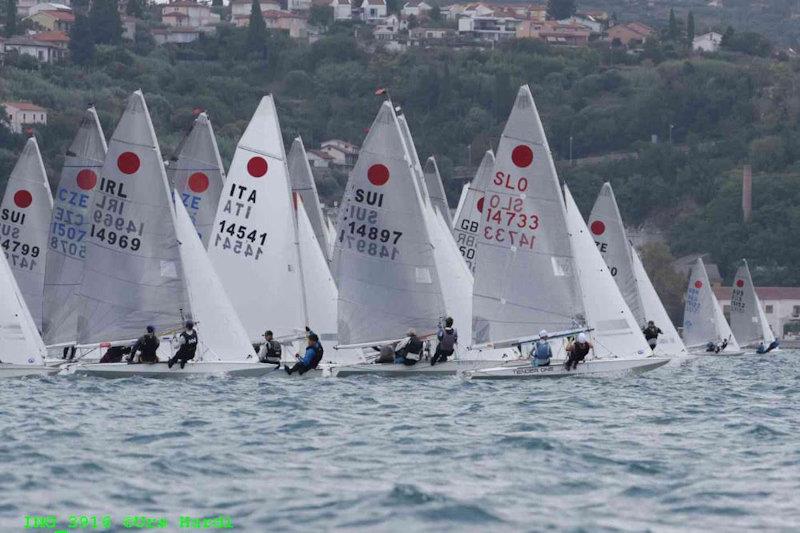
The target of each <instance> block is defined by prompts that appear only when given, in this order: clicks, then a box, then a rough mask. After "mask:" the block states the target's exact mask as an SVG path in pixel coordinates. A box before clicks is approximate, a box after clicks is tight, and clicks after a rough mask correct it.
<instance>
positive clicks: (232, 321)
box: [69, 91, 272, 377]
mask: <svg viewBox="0 0 800 533" xmlns="http://www.w3.org/2000/svg"><path fill="white" fill-rule="evenodd" d="M177 197H178V196H177V193H175V192H174V191H173V190H171V189H170V187H169V185H168V183H167V176H166V173H165V170H164V166H163V164H162V161H161V154H160V150H159V146H158V141H157V140H156V136H155V132H154V130H153V125H152V122H151V120H150V114H149V112H148V110H147V104H146V103H145V100H144V96H143V95H142V93H141V91H136V92H134V93H133V94H132V95H131V97H130V98H129V100H128V104H127V107H126V109H125V112H124V113H123V115H122V118H121V119H120V122H119V124H118V125H117V128H116V130H115V131H114V134H113V135H112V137H111V141H110V143H109V146H108V155H107V157H106V161H105V163H104V165H103V167H102V170H101V173H100V182H99V188H98V189H97V191H96V193H95V196H94V199H93V202H92V206H91V212H92V214H91V222H90V227H89V240H88V242H87V246H86V262H85V267H84V277H83V281H82V283H81V287H80V290H79V294H80V297H81V305H80V311H79V316H78V343H79V346H78V347H79V349H80V348H84V349H86V348H91V347H92V346H109V345H125V344H130V343H131V342H132V340H133V339H135V338H137V337H138V336H139V335H140V334H141V333H142V332H143V330H144V326H145V325H152V326H153V327H154V328H155V329H156V331H157V332H160V333H161V334H162V339H164V340H167V341H168V340H169V332H177V331H178V330H179V329H181V326H182V324H181V323H182V322H183V320H184V318H192V319H193V320H194V321H195V322H197V325H198V327H197V329H198V334H199V336H200V347H199V348H198V352H197V354H196V356H195V360H193V361H190V362H189V363H188V364H187V365H186V367H185V368H184V369H181V368H180V367H179V366H177V365H176V366H175V367H173V368H171V369H169V368H168V367H167V365H166V364H165V363H164V362H162V363H158V364H152V365H149V364H137V365H128V364H125V363H110V364H84V363H79V364H78V365H77V366H71V367H70V369H69V370H70V371H74V372H75V373H77V374H83V375H93V376H101V377H129V376H136V375H143V376H151V377H180V376H188V375H193V374H209V373H231V374H237V375H258V374H262V373H265V372H267V371H269V370H271V369H272V367H269V366H267V365H260V364H259V363H257V360H256V359H255V353H254V352H253V348H252V345H251V344H250V342H249V339H247V337H246V334H245V333H244V326H242V325H241V324H240V323H239V319H238V317H237V316H236V314H235V312H234V310H233V307H232V305H231V304H230V302H229V301H228V299H227V296H226V294H225V291H224V290H223V289H222V284H221V283H220V282H219V280H218V279H217V277H216V273H215V272H214V270H213V268H212V267H211V264H210V261H209V260H208V258H207V256H206V253H205V251H204V248H203V244H202V242H201V241H200V237H199V236H198V234H197V230H196V229H195V228H194V225H193V224H192V221H191V219H190V215H189V214H188V212H187V211H186V208H185V207H184V205H183V203H182V202H181V201H180V200H178V202H177V205H176V204H175V202H173V198H177ZM162 347H167V348H168V347H169V343H168V342H167V343H162ZM166 355H167V356H170V355H172V354H171V352H168V353H167V354H166Z"/></svg>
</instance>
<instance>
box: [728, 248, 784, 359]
mask: <svg viewBox="0 0 800 533" xmlns="http://www.w3.org/2000/svg"><path fill="white" fill-rule="evenodd" d="M731 329H732V330H733V334H734V335H735V336H736V339H737V340H738V341H739V342H740V343H741V344H742V345H743V346H748V345H749V346H758V344H759V343H760V342H763V343H764V345H765V346H768V345H769V344H770V343H771V342H772V341H774V340H775V335H774V334H773V333H772V330H771V329H770V327H769V322H768V321H767V315H766V314H765V313H764V308H763V306H762V305H761V301H760V300H759V299H758V295H757V294H756V288H755V285H753V278H752V277H751V276H750V268H749V267H748V266H747V261H746V260H744V259H743V260H742V264H741V266H740V267H739V268H738V270H737V271H736V278H735V279H734V282H733V287H732V290H731Z"/></svg>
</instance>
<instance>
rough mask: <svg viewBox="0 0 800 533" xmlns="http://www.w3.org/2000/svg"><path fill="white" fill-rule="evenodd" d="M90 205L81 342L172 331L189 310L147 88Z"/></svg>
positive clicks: (130, 111) (115, 138)
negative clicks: (146, 331) (148, 328)
mask: <svg viewBox="0 0 800 533" xmlns="http://www.w3.org/2000/svg"><path fill="white" fill-rule="evenodd" d="M98 178H99V182H98V184H97V185H96V189H95V193H94V198H93V199H92V202H91V204H90V208H89V220H88V224H89V229H88V235H87V237H88V240H87V244H86V259H85V262H84V276H83V282H82V283H81V287H80V291H79V292H80V297H81V304H80V312H79V316H78V343H79V344H94V343H98V342H104V341H120V340H128V339H135V338H137V337H139V336H140V335H142V334H143V332H144V328H145V327H146V326H148V325H152V326H154V327H155V328H156V331H157V332H164V331H168V330H171V329H174V328H175V327H176V326H177V325H178V324H180V322H181V318H182V317H181V312H182V311H184V312H188V311H189V308H188V306H189V304H188V297H187V295H186V290H185V284H184V279H183V268H182V265H181V260H180V253H179V250H178V239H177V236H176V234H175V211H174V205H173V204H172V191H171V189H170V187H169V185H168V183H167V175H166V172H165V170H164V164H163V161H162V157H161V150H160V149H159V146H158V140H157V139H156V135H155V131H154V130H153V123H152V121H151V120H150V114H149V112H148V110H147V104H146V103H145V100H144V96H143V95H142V92H141V91H136V92H134V93H133V94H132V95H131V96H130V97H129V98H128V103H127V106H126V108H125V112H124V113H123V114H122V118H120V121H119V123H118V124H117V128H116V129H115V130H114V134H113V135H112V136H111V140H110V142H109V143H108V153H107V155H106V160H105V163H104V164H103V167H102V169H100V173H99V176H98Z"/></svg>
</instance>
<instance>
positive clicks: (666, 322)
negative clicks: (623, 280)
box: [631, 247, 688, 357]
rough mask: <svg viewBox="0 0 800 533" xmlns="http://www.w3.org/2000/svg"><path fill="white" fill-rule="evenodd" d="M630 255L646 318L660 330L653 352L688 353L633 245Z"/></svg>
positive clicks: (664, 353) (668, 353) (679, 355)
mask: <svg viewBox="0 0 800 533" xmlns="http://www.w3.org/2000/svg"><path fill="white" fill-rule="evenodd" d="M631 256H632V257H633V274H634V276H636V283H637V284H638V285H639V295H640V296H641V299H642V305H643V306H644V308H645V309H646V310H647V316H646V320H652V321H653V323H654V324H655V325H656V326H658V327H659V328H660V329H661V332H662V333H661V334H660V335H659V336H658V343H657V344H656V349H655V350H654V352H655V354H656V355H669V356H672V357H684V356H686V355H688V352H687V350H686V346H685V345H684V344H683V340H681V336H680V335H679V334H678V330H677V329H676V328H675V325H674V324H673V323H672V320H671V319H670V318H669V314H667V310H666V309H664V304H663V303H661V298H659V297H658V293H657V292H656V289H655V287H653V284H652V283H651V282H650V277H649V276H648V275H647V272H646V271H645V269H644V265H643V264H642V260H641V259H639V254H638V253H636V250H634V249H633V247H631Z"/></svg>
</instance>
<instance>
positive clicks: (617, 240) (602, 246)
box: [589, 183, 647, 325]
mask: <svg viewBox="0 0 800 533" xmlns="http://www.w3.org/2000/svg"><path fill="white" fill-rule="evenodd" d="M589 229H590V231H591V232H592V237H593V238H594V242H595V243H596V244H597V249H598V250H600V255H602V256H603V259H605V261H606V264H607V265H608V269H609V271H610V272H611V275H612V276H614V281H616V282H617V286H618V287H619V290H620V292H621V293H622V296H624V297H625V301H626V302H627V303H628V307H630V310H631V312H632V313H633V316H635V317H636V321H637V322H638V323H639V324H640V325H643V324H645V323H646V319H647V317H646V315H647V310H646V309H644V306H643V305H642V298H641V296H640V295H639V287H638V285H637V283H636V276H635V274H634V272H633V258H632V256H631V247H630V241H629V240H628V235H627V234H626V233H625V227H624V226H623V225H622V215H620V213H619V207H618V206H617V199H616V198H615V197H614V190H613V189H612V188H611V184H610V183H604V184H603V187H602V189H600V195H599V196H598V197H597V200H595V202H594V207H592V212H591V214H590V215H589Z"/></svg>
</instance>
